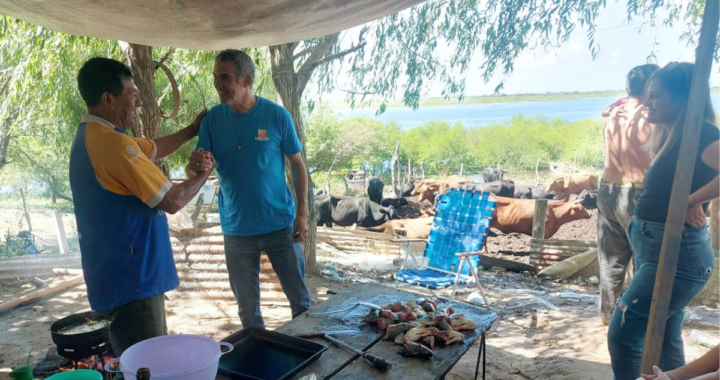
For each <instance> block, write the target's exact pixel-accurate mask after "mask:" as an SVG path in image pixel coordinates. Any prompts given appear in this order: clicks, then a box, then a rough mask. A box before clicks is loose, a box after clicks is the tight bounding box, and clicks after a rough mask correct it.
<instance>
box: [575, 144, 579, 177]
mask: <svg viewBox="0 0 720 380" xmlns="http://www.w3.org/2000/svg"><path fill="white" fill-rule="evenodd" d="M577 158H578V151H577V150H576V151H575V173H577V172H578V167H577Z"/></svg>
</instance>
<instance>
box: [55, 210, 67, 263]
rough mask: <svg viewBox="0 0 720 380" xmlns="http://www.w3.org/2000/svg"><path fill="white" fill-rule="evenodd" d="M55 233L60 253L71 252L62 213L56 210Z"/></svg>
mask: <svg viewBox="0 0 720 380" xmlns="http://www.w3.org/2000/svg"><path fill="white" fill-rule="evenodd" d="M55 233H56V234H57V239H58V246H59V247H60V253H61V254H67V253H70V246H69V245H68V241H67V235H65V226H64V225H63V221H62V213H61V212H59V211H57V212H55Z"/></svg>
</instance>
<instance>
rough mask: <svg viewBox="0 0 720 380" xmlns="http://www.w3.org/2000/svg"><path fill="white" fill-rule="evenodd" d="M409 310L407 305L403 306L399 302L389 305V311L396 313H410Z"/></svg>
mask: <svg viewBox="0 0 720 380" xmlns="http://www.w3.org/2000/svg"><path fill="white" fill-rule="evenodd" d="M410 309H411V308H409V307H408V306H407V305H403V304H401V303H400V302H395V303H393V304H392V305H390V311H392V312H395V313H397V312H398V311H406V312H407V311H410Z"/></svg>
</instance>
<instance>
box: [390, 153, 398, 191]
mask: <svg viewBox="0 0 720 380" xmlns="http://www.w3.org/2000/svg"><path fill="white" fill-rule="evenodd" d="M399 156H400V141H398V142H397V145H395V153H393V155H392V159H390V178H391V179H392V188H393V192H394V193H395V196H396V197H399V196H400V192H399V191H398V187H397V182H396V178H395V165H396V164H397V162H398V158H399ZM398 175H399V173H398Z"/></svg>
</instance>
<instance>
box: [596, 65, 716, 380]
mask: <svg viewBox="0 0 720 380" xmlns="http://www.w3.org/2000/svg"><path fill="white" fill-rule="evenodd" d="M693 67H694V65H693V64H691V63H677V62H673V63H670V64H668V65H667V66H665V67H664V68H662V69H660V70H658V71H656V72H655V73H654V74H653V76H652V77H651V78H650V80H649V81H648V84H647V88H646V96H647V101H646V102H645V106H647V110H648V117H647V121H648V122H649V123H654V124H656V128H655V129H654V131H653V133H652V135H651V136H650V139H649V141H648V143H647V149H648V150H649V152H650V155H651V156H652V157H653V161H652V164H651V165H650V168H649V169H648V171H647V174H646V175H645V179H644V181H643V192H642V194H641V195H640V198H639V199H638V201H637V203H636V205H635V211H634V214H635V217H634V219H633V220H632V222H631V223H630V226H629V227H628V234H629V236H630V241H631V244H632V248H633V251H634V253H635V268H636V272H635V277H634V278H633V280H632V281H631V282H630V285H629V286H628V289H627V290H626V291H625V294H623V296H622V297H621V298H620V300H619V301H618V305H617V307H616V308H615V312H614V314H613V317H612V320H611V322H610V328H609V330H608V348H609V350H610V357H611V360H612V368H613V372H614V374H615V379H617V380H634V379H636V378H637V377H638V376H639V375H640V370H641V368H640V365H641V360H642V353H643V344H644V341H645V332H646V329H647V324H648V319H649V313H650V304H651V303H652V296H653V288H654V286H655V276H656V273H657V266H658V260H659V258H660V248H661V246H662V238H663V234H664V231H665V221H666V219H667V214H668V208H669V205H670V193H671V192H672V186H673V178H674V175H675V169H676V167H677V162H678V157H679V155H680V136H681V135H682V130H683V128H684V127H685V126H684V122H685V114H686V112H687V105H688V98H689V96H690V84H691V82H692V74H693ZM709 95H710V94H709V93H708V102H707V104H706V106H705V118H704V122H703V125H702V131H701V135H700V144H699V146H698V150H697V153H696V154H697V161H696V163H695V167H694V169H693V179H692V184H691V189H690V198H689V199H688V204H687V209H688V211H687V215H686V218H685V226H684V228H683V231H682V241H681V244H680V255H679V258H678V264H677V272H676V274H675V283H674V285H673V289H672V293H671V294H663V295H660V296H661V297H670V310H669V313H668V319H667V325H666V328H665V338H664V340H663V346H662V354H661V357H660V363H658V365H659V367H660V368H663V369H665V370H672V369H675V368H678V367H681V366H683V365H685V353H684V350H683V340H682V320H683V315H684V312H683V309H684V308H685V306H687V305H688V303H690V301H691V300H692V299H693V298H694V297H695V296H696V295H697V294H698V293H699V292H700V291H701V290H702V289H703V287H705V284H706V283H707V281H708V278H709V277H710V275H711V274H712V272H713V269H714V262H715V258H714V255H713V250H712V246H711V243H710V235H709V234H708V231H707V226H706V223H705V221H706V218H705V215H706V212H707V204H708V202H709V201H711V200H713V199H716V198H719V197H720V178H719V177H718V171H719V170H720V141H718V140H720V130H718V128H717V124H716V121H715V112H714V110H713V108H712V105H711V103H710V96H709Z"/></svg>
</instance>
